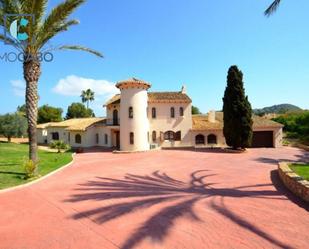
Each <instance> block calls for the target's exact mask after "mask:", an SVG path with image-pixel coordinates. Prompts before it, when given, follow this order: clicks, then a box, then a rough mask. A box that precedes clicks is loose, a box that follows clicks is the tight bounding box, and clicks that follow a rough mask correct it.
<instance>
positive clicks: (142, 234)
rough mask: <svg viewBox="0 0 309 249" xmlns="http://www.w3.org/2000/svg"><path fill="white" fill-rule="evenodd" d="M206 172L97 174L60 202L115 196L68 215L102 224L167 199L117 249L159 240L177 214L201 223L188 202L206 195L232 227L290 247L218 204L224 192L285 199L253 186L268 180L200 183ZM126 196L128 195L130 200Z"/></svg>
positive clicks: (272, 192)
mask: <svg viewBox="0 0 309 249" xmlns="http://www.w3.org/2000/svg"><path fill="white" fill-rule="evenodd" d="M207 171H208V170H199V171H195V172H193V173H191V175H190V180H189V181H188V182H183V181H180V180H177V179H174V178H172V177H170V176H168V175H167V174H165V173H160V172H159V171H155V172H153V173H152V174H150V175H146V176H145V175H144V176H141V175H133V174H126V175H125V177H124V179H113V178H105V177H97V180H95V181H89V182H87V183H85V184H81V185H80V186H81V187H80V188H78V189H76V190H77V191H79V193H78V194H75V195H72V196H71V197H70V198H69V199H68V200H66V201H67V202H81V201H87V200H98V201H102V200H121V202H120V203H119V202H117V203H115V204H111V205H109V206H103V207H98V208H94V209H91V210H87V211H83V212H78V213H76V214H75V215H74V216H73V217H72V218H74V219H81V218H89V219H91V220H92V221H94V222H96V223H97V224H102V223H105V222H108V221H110V220H112V219H115V218H119V217H122V216H125V215H126V214H129V213H132V212H138V211H139V210H142V209H147V208H150V207H152V206H154V205H157V204H168V205H162V207H161V208H160V209H159V211H157V212H156V213H154V214H153V215H152V216H150V217H147V218H146V220H145V221H144V222H143V224H142V225H141V226H140V227H138V228H137V229H136V230H135V231H134V232H133V233H132V234H131V235H130V236H129V238H128V239H127V240H126V241H125V242H124V244H123V245H122V246H121V247H120V248H122V249H131V248H134V247H136V248H138V246H137V245H138V244H139V243H140V242H142V241H143V240H145V239H147V238H149V239H151V240H152V241H155V242H160V243H162V242H163V240H164V238H165V237H166V236H167V235H168V233H169V232H170V230H171V229H172V228H173V227H174V225H175V222H176V220H177V219H178V218H187V219H189V220H190V221H195V222H203V220H201V219H200V217H199V216H198V213H196V212H195V210H194V205H195V204H196V203H200V202H202V201H203V200H205V199H208V198H211V199H210V201H211V202H210V203H211V204H210V205H209V208H210V209H211V210H213V211H215V212H217V213H218V214H220V215H221V216H223V217H226V218H228V219H229V220H230V221H232V222H234V223H235V224H237V225H238V226H240V227H242V228H244V229H246V230H247V231H249V232H251V233H253V234H255V235H257V236H259V237H260V238H263V239H264V240H266V241H268V242H269V243H271V244H272V245H274V246H277V247H279V248H293V247H292V246H290V245H287V244H284V243H283V242H281V241H279V240H278V239H276V238H274V237H273V236H271V235H270V234H267V233H266V232H264V231H263V230H261V229H260V228H258V227H257V226H256V225H255V224H253V223H250V222H249V221H248V220H246V219H245V218H244V217H240V216H239V215H237V214H235V213H233V212H232V211H231V210H229V209H228V208H226V206H225V205H224V198H225V197H234V198H262V199H286V198H284V197H282V194H281V193H280V192H278V191H276V190H265V189H264V190H263V189H260V190H259V188H260V187H265V186H269V185H272V184H259V185H249V186H239V187H235V188H216V187H215V185H216V184H215V183H211V182H209V183H207V182H206V179H208V178H209V179H211V177H212V176H214V174H210V173H209V172H207ZM130 198H132V199H133V200H132V199H131V200H130ZM217 198H219V199H220V200H221V202H220V203H216V202H215V200H216V199H217ZM122 199H123V200H122ZM129 200H130V201H129ZM171 201H172V204H171ZM137 215H138V213H137Z"/></svg>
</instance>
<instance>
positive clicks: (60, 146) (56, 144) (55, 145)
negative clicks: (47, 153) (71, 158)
mask: <svg viewBox="0 0 309 249" xmlns="http://www.w3.org/2000/svg"><path fill="white" fill-rule="evenodd" d="M49 147H50V148H51V149H57V150H58V153H60V152H61V150H68V149H70V145H68V144H66V143H65V142H63V141H62V140H57V141H52V142H51V143H50V145H49Z"/></svg>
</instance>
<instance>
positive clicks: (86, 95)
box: [80, 89, 94, 109]
mask: <svg viewBox="0 0 309 249" xmlns="http://www.w3.org/2000/svg"><path fill="white" fill-rule="evenodd" d="M80 97H81V98H82V102H83V103H86V104H87V109H89V102H90V101H94V92H93V91H91V89H87V90H86V91H82V94H81V95H80Z"/></svg>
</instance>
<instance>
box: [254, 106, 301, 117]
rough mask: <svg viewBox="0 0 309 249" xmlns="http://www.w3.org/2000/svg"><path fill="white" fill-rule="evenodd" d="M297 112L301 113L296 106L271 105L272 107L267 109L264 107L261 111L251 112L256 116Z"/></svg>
mask: <svg viewBox="0 0 309 249" xmlns="http://www.w3.org/2000/svg"><path fill="white" fill-rule="evenodd" d="M297 111H302V109H301V108H299V107H298V106H295V105H291V104H280V105H273V106H268V107H264V108H261V109H254V110H253V112H254V113H255V114H257V115H263V114H268V113H277V114H284V113H287V112H297Z"/></svg>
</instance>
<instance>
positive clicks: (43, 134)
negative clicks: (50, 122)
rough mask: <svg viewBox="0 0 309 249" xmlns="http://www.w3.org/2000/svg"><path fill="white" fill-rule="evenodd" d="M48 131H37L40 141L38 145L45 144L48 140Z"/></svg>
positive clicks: (39, 129)
mask: <svg viewBox="0 0 309 249" xmlns="http://www.w3.org/2000/svg"><path fill="white" fill-rule="evenodd" d="M47 135H48V133H47V129H41V128H38V129H37V139H38V143H39V144H45V142H46V140H47Z"/></svg>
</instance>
